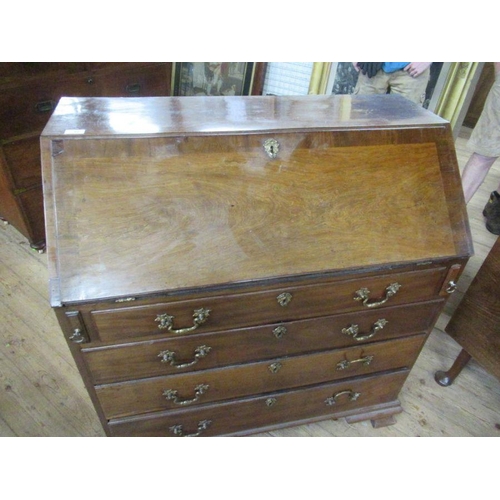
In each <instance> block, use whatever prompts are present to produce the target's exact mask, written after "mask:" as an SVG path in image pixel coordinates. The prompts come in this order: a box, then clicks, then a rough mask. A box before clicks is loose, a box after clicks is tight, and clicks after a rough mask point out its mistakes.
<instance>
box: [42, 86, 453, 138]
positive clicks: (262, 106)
mask: <svg viewBox="0 0 500 500" xmlns="http://www.w3.org/2000/svg"><path fill="white" fill-rule="evenodd" d="M380 97H381V96H369V97H368V96H357V97H356V98H354V99H353V98H352V97H351V96H347V95H346V96H297V97H273V96H265V97H263V96H252V97H236V96H231V97H202V96H200V97H146V98H130V97H127V98H104V97H103V98H71V97H64V98H62V99H61V100H60V101H59V104H58V106H57V109H56V110H55V112H54V114H53V115H52V117H51V119H50V121H49V122H48V124H47V126H46V128H45V130H44V131H43V135H46V136H57V135H62V136H68V135H75V136H80V137H93V136H95V137H103V136H114V137H116V136H118V135H122V136H130V135H132V136H134V135H140V136H144V135H151V136H154V135H178V134H227V133H230V134H234V133H249V132H261V131H270V130H296V129H301V128H307V129H311V128H315V129H332V128H353V127H358V128H359V127H386V126H391V127H394V126H397V127H415V126H424V125H437V124H439V125H442V124H444V123H446V122H445V121H444V120H443V119H441V118H439V117H438V116H436V115H434V114H432V113H427V112H426V110H424V109H423V108H421V107H420V106H417V105H414V104H412V103H409V102H408V101H407V100H406V99H404V98H401V97H400V96H396V95H393V96H387V97H384V96H382V97H381V98H380ZM388 100H389V101H390V105H388V104H387V101H388Z"/></svg>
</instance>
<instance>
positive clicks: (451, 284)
mask: <svg viewBox="0 0 500 500" xmlns="http://www.w3.org/2000/svg"><path fill="white" fill-rule="evenodd" d="M457 286H458V285H457V284H456V283H455V282H454V281H449V282H448V285H447V286H446V293H453V292H454V291H455V290H456V289H457Z"/></svg>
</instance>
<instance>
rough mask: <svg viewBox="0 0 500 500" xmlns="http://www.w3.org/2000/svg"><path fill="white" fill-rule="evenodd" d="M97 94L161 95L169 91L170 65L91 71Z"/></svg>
mask: <svg viewBox="0 0 500 500" xmlns="http://www.w3.org/2000/svg"><path fill="white" fill-rule="evenodd" d="M93 78H94V80H95V85H96V86H97V87H98V90H99V95H103V96H109V97H140V96H161V95H168V94H169V93H170V79H171V76H170V66H169V65H167V64H151V65H147V66H146V65H144V66H138V67H137V66H136V65H134V66H133V67H125V68H119V69H116V70H114V71H111V72H110V71H109V68H107V67H105V68H103V69H100V70H97V71H96V72H95V73H93Z"/></svg>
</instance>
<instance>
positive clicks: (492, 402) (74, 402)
mask: <svg viewBox="0 0 500 500" xmlns="http://www.w3.org/2000/svg"><path fill="white" fill-rule="evenodd" d="M469 135H470V130H468V129H465V128H464V129H462V131H461V134H460V136H459V138H458V139H457V143H456V148H457V158H458V162H459V165H460V168H461V169H463V166H464V165H465V162H466V161H467V159H468V157H469V151H468V150H467V149H466V146H465V143H466V140H467V138H468V136H469ZM499 183H500V162H498V164H495V165H494V166H493V169H492V172H490V174H489V176H488V177H487V179H486V181H485V183H484V184H483V186H481V188H480V190H479V191H478V193H476V195H475V196H474V197H473V198H472V200H471V201H470V203H469V205H468V207H467V209H468V214H469V218H470V223H471V231H472V236H473V240H474V249H475V255H474V257H473V258H471V260H470V261H469V263H468V265H467V267H466V269H465V271H464V274H463V276H462V278H461V280H460V282H459V286H458V290H457V292H456V293H455V294H453V295H452V296H451V298H450V300H449V301H448V303H447V305H446V307H445V310H444V312H443V313H442V314H441V316H440V318H439V319H438V322H437V324H436V327H435V328H434V330H433V332H432V334H431V336H430V337H429V340H428V341H427V343H426V345H425V347H424V349H423V351H422V353H421V355H420V356H419V358H418V360H417V362H416V364H415V366H414V368H413V370H412V372H411V374H410V376H409V377H408V380H407V381H406V384H405V386H404V388H403V390H402V392H401V394H400V401H401V404H402V406H403V410H404V411H403V413H402V414H400V415H398V416H397V420H396V424H395V425H392V426H390V427H385V428H380V429H374V428H373V427H372V426H371V424H370V423H368V422H360V423H355V424H349V423H347V422H346V421H345V420H343V419H341V420H338V421H334V420H326V421H323V422H319V423H316V424H310V425H303V426H297V427H292V428H287V429H282V430H278V431H273V432H268V433H263V434H260V436H290V437H292V436H296V437H320V436H324V437H328V436H339V437H371V436H380V437H384V436H386V437H390V436H457V437H461V436H488V437H489V436H500V382H499V381H498V380H497V379H496V378H494V377H493V376H491V375H489V374H488V373H487V372H486V371H485V370H484V369H483V368H482V367H481V366H480V365H479V364H478V363H477V362H476V361H474V360H472V361H471V362H470V363H469V365H468V366H467V367H466V368H465V369H464V370H463V372H462V373H461V374H460V376H459V377H458V378H457V379H456V381H455V383H454V384H453V385H452V386H450V387H447V388H444V387H441V386H439V385H438V384H437V383H436V382H435V381H434V373H435V372H436V371H437V370H442V369H448V368H449V367H450V366H451V364H452V363H453V361H454V359H455V358H456V356H457V355H458V353H459V352H460V346H459V345H458V344H457V343H456V342H454V341H453V340H452V339H451V338H450V337H449V336H448V335H447V334H446V333H445V332H444V328H445V327H446V324H447V323H448V321H449V318H450V316H451V315H452V314H453V311H454V310H455V308H456V307H457V305H458V303H459V302H460V299H461V298H462V296H463V293H464V292H465V290H466V289H467V288H468V286H469V285H470V283H471V281H472V279H473V277H474V276H475V274H476V273H477V271H478V269H479V267H480V266H481V264H482V262H483V260H484V259H485V257H486V255H487V254H488V252H489V250H490V248H491V247H492V245H493V243H494V241H495V240H496V236H494V235H492V234H490V233H489V232H488V231H487V230H486V229H485V227H484V221H483V217H482V209H483V207H484V204H485V203H486V201H487V199H488V196H489V193H490V192H491V191H493V190H494V189H496V188H497V186H498V184H499ZM0 342H1V344H0V436H2V437H12V436H89V437H92V436H104V433H103V431H102V429H101V426H100V423H99V420H98V418H97V415H96V413H95V411H94V409H93V406H92V404H91V402H90V398H89V396H88V395H87V393H86V391H85V388H84V385H83V382H82V381H81V379H80V376H79V374H78V371H77V369H76V366H75V364H74V362H73V359H72V357H71V355H70V352H69V349H68V347H67V345H66V343H65V341H64V339H63V336H62V334H61V332H60V330H59V326H58V324H57V321H56V319H55V316H54V313H53V312H52V310H51V308H50V306H49V303H48V288H47V269H46V255H45V254H38V253H36V252H34V251H33V250H31V249H30V248H29V245H28V244H27V242H26V240H25V239H24V238H23V237H22V236H21V235H20V234H19V233H18V232H17V231H16V230H15V229H14V228H13V227H12V226H9V225H2V226H0Z"/></svg>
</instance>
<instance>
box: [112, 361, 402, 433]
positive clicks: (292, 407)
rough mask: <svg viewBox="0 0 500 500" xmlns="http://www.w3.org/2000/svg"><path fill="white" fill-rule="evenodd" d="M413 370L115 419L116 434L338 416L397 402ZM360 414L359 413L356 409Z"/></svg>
mask: <svg viewBox="0 0 500 500" xmlns="http://www.w3.org/2000/svg"><path fill="white" fill-rule="evenodd" d="M408 374H409V370H407V369H403V370H398V371H397V372H392V373H388V374H383V375H374V376H369V377H360V378H356V379H350V380H345V381H341V382H337V383H333V384H332V383H330V384H322V385H319V386H315V387H311V388H307V389H300V390H295V391H286V392H277V393H273V394H268V395H266V396H262V397H258V398H248V399H243V400H239V401H234V402H231V403H223V404H218V405H204V406H199V407H196V408H192V409H186V410H178V411H170V412H161V413H156V414H150V415H144V416H141V417H133V418H126V419H117V420H111V421H110V422H109V432H110V435H111V436H142V437H157V436H165V437H168V436H171V437H174V436H221V435H231V434H233V435H237V434H248V433H249V431H252V432H258V431H259V430H262V429H267V428H272V427H280V426H283V425H287V424H288V425H292V424H294V423H297V424H299V423H304V422H306V421H307V420H311V421H312V420H320V419H328V418H335V417H336V415H344V414H346V413H350V412H352V413H353V414H356V413H361V412H362V411H363V408H366V407H371V406H374V405H381V404H384V403H390V402H393V401H395V400H396V399H397V397H398V394H399V391H400V390H401V387H402V386H403V384H404V382H405V380H406V377H407V376H408ZM356 410H358V411H356Z"/></svg>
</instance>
